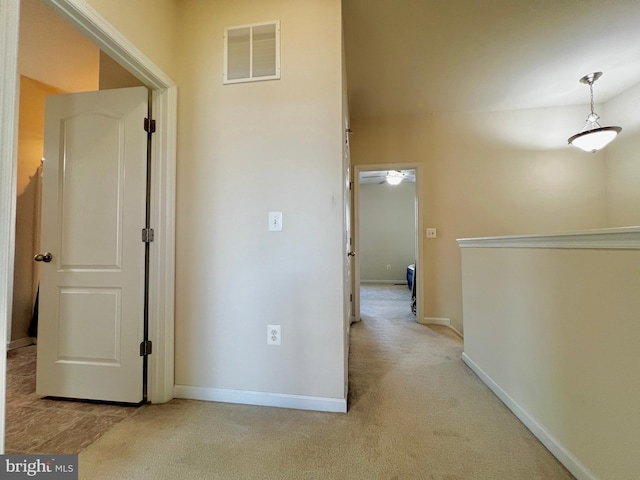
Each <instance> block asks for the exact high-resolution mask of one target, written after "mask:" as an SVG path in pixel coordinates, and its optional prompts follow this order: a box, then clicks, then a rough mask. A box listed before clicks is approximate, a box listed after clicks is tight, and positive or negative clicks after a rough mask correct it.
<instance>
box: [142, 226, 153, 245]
mask: <svg viewBox="0 0 640 480" xmlns="http://www.w3.org/2000/svg"><path fill="white" fill-rule="evenodd" d="M142 241H143V242H144V243H151V242H153V228H143V229H142Z"/></svg>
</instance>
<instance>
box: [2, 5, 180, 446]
mask: <svg viewBox="0 0 640 480" xmlns="http://www.w3.org/2000/svg"><path fill="white" fill-rule="evenodd" d="M45 3H47V4H48V5H49V6H51V7H52V8H53V9H54V10H55V11H56V12H57V13H58V14H59V15H60V16H61V17H63V18H65V19H66V20H67V21H68V22H70V24H71V25H72V26H73V27H74V28H75V29H77V30H78V31H80V32H81V33H83V34H84V35H85V36H87V37H88V38H89V39H90V40H91V41H93V42H94V43H95V44H96V45H97V46H98V47H99V48H100V49H101V50H103V51H104V52H105V53H107V54H108V55H109V56H110V57H112V58H113V59H114V60H116V61H117V62H118V63H119V64H120V65H122V66H123V67H124V68H125V69H127V70H128V71H129V72H131V73H132V74H133V75H135V76H136V77H137V78H138V79H140V80H141V81H142V82H143V83H144V84H145V85H147V86H148V87H149V88H151V89H152V90H153V99H152V109H153V117H154V118H155V119H156V123H157V130H156V133H155V134H154V135H153V140H152V156H153V160H152V164H153V168H152V171H151V193H152V197H151V226H152V227H153V228H154V230H155V239H154V242H153V243H152V244H151V265H150V278H151V283H150V285H149V338H150V340H151V341H152V342H153V354H152V355H150V356H149V376H148V399H149V400H150V401H151V402H154V403H162V402H167V401H169V400H171V399H172V398H173V387H174V353H173V343H174V341H173V340H174V291H175V289H174V282H175V262H174V259H175V184H176V182H175V180H176V178H175V177H176V173H175V172H176V116H177V88H176V85H175V83H174V82H173V80H171V79H170V78H169V77H168V76H167V75H166V74H165V73H164V72H162V70H160V69H159V68H158V67H157V66H156V65H155V64H154V63H153V62H151V61H150V60H149V59H148V58H147V57H146V56H145V55H144V54H143V53H142V52H141V51H140V50H138V49H137V48H136V47H135V46H134V45H133V44H132V43H131V42H130V41H129V40H127V39H126V38H125V37H124V36H123V35H122V34H121V33H120V32H118V31H117V30H116V29H115V28H114V27H113V26H112V25H111V24H110V23H108V22H107V21H106V20H105V19H104V18H103V17H102V16H101V15H99V14H98V13H97V12H96V11H95V10H94V9H93V8H92V7H90V6H89V5H88V4H87V3H86V2H85V1H84V0H45ZM19 15H20V0H0V32H3V33H2V34H0V35H2V38H1V41H0V72H2V73H1V77H0V118H2V119H3V120H4V121H2V122H0V275H2V280H3V281H2V282H0V283H1V284H3V285H4V286H3V287H0V345H6V344H7V323H8V322H10V321H11V307H12V305H11V302H12V293H13V257H14V250H15V207H16V198H15V197H16V172H17V136H18V134H17V132H18V128H17V126H18V124H17V121H16V120H17V103H18V98H19V91H18V88H19V87H18V82H17V80H18V71H17V60H18V25H19ZM7 119H14V121H7ZM5 404H6V355H4V354H3V355H0V453H2V452H4V426H5Z"/></svg>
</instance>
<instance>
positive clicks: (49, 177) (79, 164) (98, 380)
mask: <svg viewBox="0 0 640 480" xmlns="http://www.w3.org/2000/svg"><path fill="white" fill-rule="evenodd" d="M146 115H147V89H146V88H145V87H134V88H126V89H118V90H103V91H99V92H86V93H74V94H69V95H56V96H52V97H49V98H48V99H47V107H46V120H45V147H44V156H45V161H44V171H43V191H42V203H43V204H42V233H41V249H42V252H41V254H44V253H45V252H49V253H50V255H51V261H50V262H46V260H47V259H46V258H44V259H43V258H42V257H40V258H39V259H40V260H44V262H43V263H41V268H40V272H41V273H40V304H39V324H38V363H37V382H36V391H37V393H38V394H39V395H46V396H55V397H67V398H79V399H93V400H105V401H115V402H131V403H138V402H140V401H142V399H143V357H141V356H140V343H141V342H142V340H143V316H144V273H145V255H144V251H145V244H144V243H143V242H142V237H141V235H142V233H141V232H142V229H143V228H144V226H145V214H146V155H147V134H146V132H145V131H144V118H145V117H146Z"/></svg>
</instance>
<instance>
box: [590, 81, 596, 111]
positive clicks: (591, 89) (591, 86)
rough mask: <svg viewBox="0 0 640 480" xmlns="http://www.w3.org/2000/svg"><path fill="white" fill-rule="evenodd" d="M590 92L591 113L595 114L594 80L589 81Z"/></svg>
mask: <svg viewBox="0 0 640 480" xmlns="http://www.w3.org/2000/svg"><path fill="white" fill-rule="evenodd" d="M589 92H590V95H591V115H593V114H594V113H595V112H594V111H593V81H591V82H589Z"/></svg>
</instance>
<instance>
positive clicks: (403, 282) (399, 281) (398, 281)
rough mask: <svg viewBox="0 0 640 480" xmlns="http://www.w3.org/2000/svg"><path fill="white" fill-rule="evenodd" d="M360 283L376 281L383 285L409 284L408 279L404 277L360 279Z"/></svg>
mask: <svg viewBox="0 0 640 480" xmlns="http://www.w3.org/2000/svg"><path fill="white" fill-rule="evenodd" d="M360 283H361V284H362V283H376V284H381V285H398V286H402V285H404V286H405V287H406V286H407V285H408V284H407V279H406V278H403V279H402V280H360Z"/></svg>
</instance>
